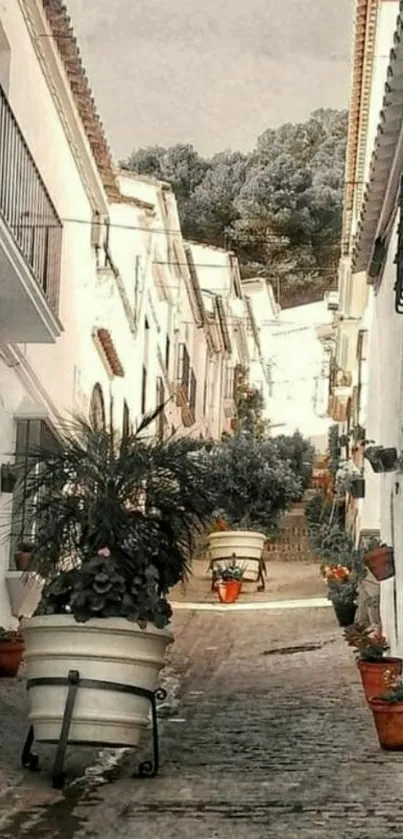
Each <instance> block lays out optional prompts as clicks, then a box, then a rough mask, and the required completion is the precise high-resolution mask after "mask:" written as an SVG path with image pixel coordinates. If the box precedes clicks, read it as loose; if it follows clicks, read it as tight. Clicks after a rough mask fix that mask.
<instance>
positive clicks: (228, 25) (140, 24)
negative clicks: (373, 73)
mask: <svg viewBox="0 0 403 839" xmlns="http://www.w3.org/2000/svg"><path fill="white" fill-rule="evenodd" d="M353 4H354V0H67V5H68V8H69V10H70V13H71V17H72V22H73V25H74V27H75V30H76V34H77V36H78V41H79V45H80V47H81V52H82V55H83V60H84V65H85V67H86V68H87V70H88V74H89V77H90V81H91V84H92V88H93V92H94V95H95V99H96V102H97V105H98V110H99V112H100V115H101V118H102V119H103V122H104V124H105V127H106V131H107V135H108V139H109V142H110V144H111V147H112V151H113V154H114V156H115V157H117V158H120V157H124V156H126V155H127V154H129V152H130V151H131V150H132V149H133V148H136V147H139V146H145V145H152V144H161V145H170V144H173V143H176V142H191V143H193V144H194V145H195V146H196V148H198V149H199V150H200V151H201V152H203V153H204V154H211V153H213V152H214V151H217V150H219V149H222V148H232V149H242V150H244V149H249V148H252V147H253V146H254V144H255V140H256V138H257V136H258V135H259V134H260V133H262V131H264V130H265V129H266V128H268V127H270V126H276V125H279V124H280V123H282V122H288V121H290V122H297V121H299V120H303V119H305V118H306V117H307V116H308V114H309V112H310V111H311V110H313V109H315V108H319V107H335V108H343V107H347V104H348V95H349V74H350V69H349V61H350V48H351V39H352V25H353V19H352V18H353Z"/></svg>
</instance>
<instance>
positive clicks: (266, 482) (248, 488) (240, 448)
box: [208, 432, 301, 535]
mask: <svg viewBox="0 0 403 839" xmlns="http://www.w3.org/2000/svg"><path fill="white" fill-rule="evenodd" d="M208 457H209V460H210V469H211V473H210V486H211V490H212V493H213V495H214V498H215V500H216V513H217V514H219V515H222V516H223V518H224V519H225V521H227V522H228V524H229V525H230V527H231V528H232V529H235V530H237V529H240V530H258V531H261V532H263V533H265V534H267V535H269V534H270V533H273V532H274V531H275V529H276V527H277V525H278V523H279V520H280V518H281V516H282V514H283V513H285V511H286V510H287V509H289V507H290V506H291V505H292V503H293V502H294V501H295V500H296V499H298V498H299V497H300V494H301V482H300V480H299V479H298V477H297V475H296V474H295V472H294V471H293V469H292V468H291V466H290V464H289V463H288V462H287V461H284V460H282V459H281V457H280V455H279V453H278V451H277V448H276V444H275V441H274V440H261V439H258V438H256V437H253V436H252V435H250V434H246V433H242V432H241V433H240V434H237V435H236V436H235V437H232V438H231V439H229V440H226V441H224V442H222V443H221V444H219V445H217V446H216V447H215V448H214V449H213V451H212V453H211V454H210V455H209V456H208Z"/></svg>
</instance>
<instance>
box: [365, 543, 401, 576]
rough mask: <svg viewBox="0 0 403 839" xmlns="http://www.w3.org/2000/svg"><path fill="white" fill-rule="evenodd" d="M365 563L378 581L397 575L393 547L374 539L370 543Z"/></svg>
mask: <svg viewBox="0 0 403 839" xmlns="http://www.w3.org/2000/svg"><path fill="white" fill-rule="evenodd" d="M363 562H364V565H366V567H367V568H369V570H370V571H371V573H372V574H373V575H374V577H375V578H376V579H377V580H378V582H382V581H383V580H389V579H390V578H391V577H394V576H395V558H394V550H393V548H391V547H389V546H388V545H385V544H384V543H383V542H380V541H379V539H373V540H371V542H370V543H369V545H368V547H367V550H366V552H365V555H364V559H363Z"/></svg>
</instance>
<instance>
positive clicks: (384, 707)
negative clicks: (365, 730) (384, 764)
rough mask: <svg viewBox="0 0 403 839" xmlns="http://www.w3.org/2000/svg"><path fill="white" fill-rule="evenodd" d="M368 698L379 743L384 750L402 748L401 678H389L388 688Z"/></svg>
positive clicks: (399, 749) (402, 681)
mask: <svg viewBox="0 0 403 839" xmlns="http://www.w3.org/2000/svg"><path fill="white" fill-rule="evenodd" d="M385 688H386V689H385V692H384V693H382V694H380V695H379V696H374V697H372V698H371V699H370V700H369V705H370V708H371V711H372V714H373V717H374V723H375V727H376V730H377V734H378V739H379V745H380V746H381V748H382V749H385V750H386V751H401V750H402V749H403V680H402V679H401V678H398V679H393V677H392V678H391V680H390V685H389V689H388V686H387V685H385Z"/></svg>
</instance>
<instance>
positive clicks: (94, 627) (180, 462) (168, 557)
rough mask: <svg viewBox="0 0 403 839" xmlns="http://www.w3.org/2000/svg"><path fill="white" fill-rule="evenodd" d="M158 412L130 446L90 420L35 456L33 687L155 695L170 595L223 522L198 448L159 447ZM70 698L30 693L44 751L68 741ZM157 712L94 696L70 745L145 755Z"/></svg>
mask: <svg viewBox="0 0 403 839" xmlns="http://www.w3.org/2000/svg"><path fill="white" fill-rule="evenodd" d="M158 413H159V412H157V411H156V412H154V414H152V415H150V416H148V417H146V418H145V419H144V421H143V422H142V423H141V425H140V426H139V428H138V429H137V431H133V432H130V433H125V434H123V435H121V434H120V433H119V432H117V431H115V430H114V429H113V424H112V422H111V424H110V427H109V428H108V430H102V429H101V430H100V429H96V428H94V427H92V426H91V425H89V424H87V423H86V422H84V421H82V420H77V421H74V422H72V423H71V424H70V425H69V426H64V427H62V428H60V430H59V440H60V442H59V446H58V448H57V449H56V451H52V452H49V451H47V450H43V451H41V450H38V451H33V452H32V453H30V457H29V466H28V473H25V474H24V475H23V476H22V478H21V481H20V484H19V495H18V496H17V498H19V499H20V501H21V502H26V501H28V502H30V503H31V509H32V510H33V516H34V521H33V522H32V526H33V525H34V524H35V531H34V532H35V545H34V548H33V551H32V564H31V567H32V566H33V567H34V568H35V570H37V571H38V572H39V573H41V574H42V576H44V577H45V579H46V584H45V586H44V589H43V592H42V597H41V601H40V604H39V607H38V609H37V611H36V614H35V615H34V617H33V618H30V619H27V620H24V621H23V627H24V634H25V643H26V666H27V678H28V680H32V679H37V678H38V677H43V676H45V677H50V678H53V677H62V678H66V677H67V674H68V672H69V670H71V669H72V668H73V669H77V670H78V671H79V673H80V675H81V676H82V677H83V678H87V679H93V680H96V681H100V682H103V681H106V682H116V683H120V684H121V685H122V684H123V685H134V686H138V687H140V688H144V689H146V690H147V691H154V690H155V689H156V687H157V683H158V674H159V671H160V669H161V667H162V666H163V663H164V652H165V649H166V646H167V644H169V643H170V642H171V641H172V635H171V633H170V632H169V622H170V617H171V608H170V605H169V603H168V600H167V595H168V592H169V590H170V588H171V587H173V586H174V585H176V583H177V582H178V581H180V580H183V579H184V578H185V577H186V574H187V573H188V570H189V561H190V558H191V556H192V552H193V547H194V543H195V538H196V535H197V533H198V532H199V530H200V528H202V527H204V526H205V522H206V521H207V519H208V518H209V517H211V514H212V502H211V494H210V490H209V488H208V479H207V474H206V466H205V461H204V459H203V458H197V457H193V456H192V455H193V454H194V453H195V452H196V451H197V449H198V446H199V444H198V443H196V442H194V441H191V440H189V439H187V438H175V437H172V438H170V439H169V440H165V441H158V440H156V439H155V437H154V436H151V431H150V429H152V428H153V427H154V426H153V423H154V420H155V418H156V416H157V415H158ZM66 696H67V685H66V687H58V688H55V687H53V686H52V685H41V684H37V685H34V686H32V687H31V689H30V691H29V697H30V705H31V710H30V720H31V722H32V723H33V725H34V730H35V737H36V739H37V740H39V741H55V740H58V738H59V736H60V732H61V725H62V719H63V712H64V706H65V701H66ZM148 712H149V708H148V702H147V700H146V699H144V698H143V697H139V696H135V695H133V694H131V693H125V692H123V691H120V692H119V691H116V692H113V691H106V690H105V691H103V689H102V687H100V688H96V689H95V688H88V689H85V690H83V691H82V692H81V694H80V701H79V702H77V703H76V706H75V709H74V715H73V719H72V727H71V739H73V740H76V741H79V742H82V743H85V742H93V743H103V744H108V743H113V744H120V745H123V746H124V745H127V746H133V745H136V744H137V743H138V741H139V738H140V736H141V732H142V730H143V728H144V726H146V725H147V724H148Z"/></svg>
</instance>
